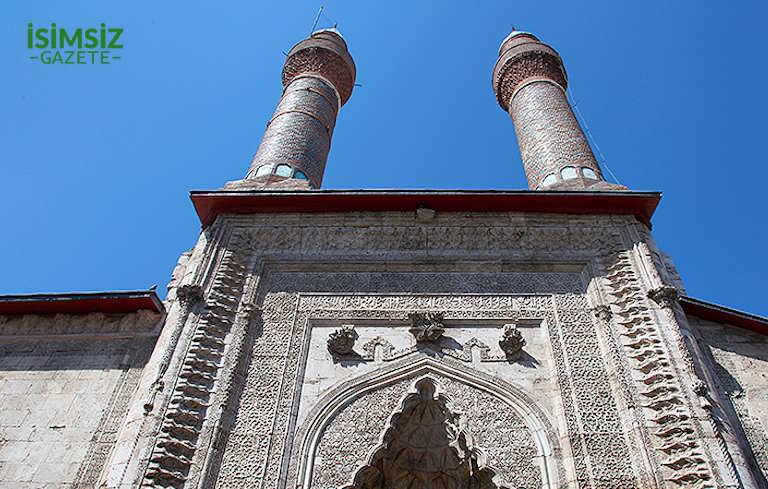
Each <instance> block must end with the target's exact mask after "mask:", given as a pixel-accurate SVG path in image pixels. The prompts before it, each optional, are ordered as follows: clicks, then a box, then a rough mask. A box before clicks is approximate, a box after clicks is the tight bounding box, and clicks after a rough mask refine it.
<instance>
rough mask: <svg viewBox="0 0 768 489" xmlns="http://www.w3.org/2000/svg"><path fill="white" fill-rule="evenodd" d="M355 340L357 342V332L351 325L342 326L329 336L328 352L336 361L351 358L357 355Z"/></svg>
mask: <svg viewBox="0 0 768 489" xmlns="http://www.w3.org/2000/svg"><path fill="white" fill-rule="evenodd" d="M355 340H357V331H355V327H354V326H353V325H351V324H342V325H341V328H339V329H337V330H336V331H334V332H333V333H331V334H330V335H329V336H328V352H329V353H330V354H331V356H332V357H333V359H334V360H338V359H339V358H341V357H349V356H352V355H354V354H355V351H354V347H355Z"/></svg>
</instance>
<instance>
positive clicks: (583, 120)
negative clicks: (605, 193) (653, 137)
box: [567, 83, 623, 185]
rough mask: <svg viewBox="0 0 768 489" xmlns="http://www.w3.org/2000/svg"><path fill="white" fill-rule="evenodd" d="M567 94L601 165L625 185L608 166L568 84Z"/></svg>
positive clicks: (615, 179)
mask: <svg viewBox="0 0 768 489" xmlns="http://www.w3.org/2000/svg"><path fill="white" fill-rule="evenodd" d="M567 92H568V95H569V97H570V98H571V103H572V104H573V108H574V109H576V115H577V116H578V117H579V119H581V123H582V124H583V125H584V130H585V131H586V132H587V137H589V139H590V141H592V146H594V147H595V150H597V155H598V156H599V157H600V160H601V163H602V164H603V166H604V167H605V169H606V170H608V173H610V174H611V176H612V177H613V180H614V181H615V182H616V183H618V184H619V185H623V184H622V183H621V182H620V181H619V179H618V178H617V177H616V174H615V173H613V170H611V167H610V166H608V162H607V161H606V159H605V156H604V155H603V152H602V151H601V150H600V146H599V145H598V144H597V141H595V137H594V136H593V135H592V131H591V130H590V129H589V124H587V119H586V118H584V114H582V113H581V109H579V104H578V103H576V95H574V94H573V86H572V84H570V83H569V84H568V88H567Z"/></svg>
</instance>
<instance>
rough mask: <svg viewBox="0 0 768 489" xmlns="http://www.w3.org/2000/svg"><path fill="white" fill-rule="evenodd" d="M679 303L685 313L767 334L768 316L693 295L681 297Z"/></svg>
mask: <svg viewBox="0 0 768 489" xmlns="http://www.w3.org/2000/svg"><path fill="white" fill-rule="evenodd" d="M680 305H681V306H682V307H683V311H684V312H685V314H688V315H691V316H696V317H698V318H701V319H705V320H707V321H713V322H716V323H724V324H730V325H733V326H739V327H741V328H744V329H749V330H751V331H756V332H758V333H762V334H768V318H764V317H762V316H757V315H755V314H749V313H747V312H742V311H737V310H736V309H730V308H728V307H723V306H720V305H717V304H713V303H711V302H705V301H702V300H699V299H694V298H693V297H685V296H684V297H681V298H680Z"/></svg>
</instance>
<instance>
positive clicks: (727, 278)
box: [0, 0, 768, 315]
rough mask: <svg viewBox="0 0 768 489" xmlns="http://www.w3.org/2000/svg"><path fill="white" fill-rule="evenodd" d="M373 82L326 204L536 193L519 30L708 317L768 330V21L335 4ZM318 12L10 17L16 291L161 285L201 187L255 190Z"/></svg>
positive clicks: (8, 150) (7, 271)
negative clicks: (94, 51) (45, 36)
mask: <svg viewBox="0 0 768 489" xmlns="http://www.w3.org/2000/svg"><path fill="white" fill-rule="evenodd" d="M322 3H323V4H324V5H325V10H324V16H323V18H322V19H321V22H320V26H321V27H326V26H329V25H331V24H332V23H333V22H338V23H339V28H340V30H341V31H342V33H343V34H344V36H345V38H346V40H347V42H348V44H349V47H350V51H351V53H352V55H353V57H354V59H355V62H356V64H357V73H358V77H357V82H358V83H360V84H361V86H359V87H357V88H356V89H355V92H354V93H353V95H352V98H351V99H350V101H349V103H347V105H346V106H345V107H344V108H343V109H342V112H341V115H340V117H339V120H338V123H337V126H336V131H335V133H334V140H333V145H332V148H331V154H330V157H329V159H328V166H327V170H326V174H325V181H324V187H326V188H363V187H365V188H393V187H396V188H470V189H484V188H502V189H518V188H525V179H524V174H523V169H522V164H521V162H520V154H519V151H518V147H517V142H516V140H515V135H514V129H513V127H512V124H511V121H510V120H509V117H508V116H507V115H506V114H505V113H504V112H503V111H502V110H501V109H500V108H499V106H498V105H497V103H496V100H495V98H494V95H493V91H492V88H491V83H490V77H491V70H492V68H493V64H494V62H495V60H496V56H497V50H498V46H499V43H500V42H501V40H502V39H503V38H504V37H505V36H506V35H507V33H508V32H509V31H510V29H511V27H512V25H515V26H516V27H518V28H519V29H521V30H528V31H531V32H534V33H536V34H537V35H538V36H539V37H540V38H541V39H542V40H543V41H545V42H547V43H549V44H551V45H552V46H553V47H555V49H557V50H558V51H559V52H560V54H561V55H562V57H563V58H564V60H565V65H566V69H567V70H568V74H569V80H570V82H571V87H572V88H573V91H574V93H575V96H576V99H577V101H578V103H579V107H580V109H581V112H582V113H583V114H584V116H585V117H586V119H587V122H588V123H589V126H590V128H591V130H592V133H593V134H594V137H595V139H596V141H597V143H598V144H599V146H600V148H601V150H602V152H603V153H604V154H605V156H606V159H607V161H608V165H609V166H610V168H611V170H612V171H613V172H614V173H615V174H616V175H617V177H618V178H619V180H620V181H621V182H622V183H623V184H625V185H627V186H629V187H630V188H632V189H635V190H661V191H663V192H664V196H663V198H662V202H661V205H660V207H659V209H658V211H657V213H656V216H655V217H654V221H653V222H654V236H655V238H656V240H657V242H658V243H659V245H660V246H661V247H662V248H663V249H664V250H666V251H667V252H668V253H670V254H671V255H672V257H673V258H674V260H675V262H676V264H677V266H678V269H679V270H680V273H681V275H682V277H683V279H684V281H685V283H686V285H687V287H688V292H689V294H690V295H693V296H695V297H698V298H702V299H705V300H710V301H715V302H718V303H722V304H724V305H727V306H731V307H735V308H739V309H743V310H747V311H751V312H755V313H760V314H763V315H766V314H768V303H767V302H766V299H765V290H766V287H765V277H766V276H767V275H768V265H767V264H766V263H767V262H766V248H768V246H767V245H768V230H767V226H766V217H765V216H766V208H767V207H768V205H767V204H766V199H765V193H766V190H765V189H766V184H765V182H766V179H768V171H766V167H765V166H766V165H765V162H766V156H765V155H766V150H767V149H768V148H766V146H767V145H768V118H766V114H768V103H767V102H766V97H765V95H764V90H763V89H762V88H763V87H762V86H761V84H762V82H764V80H765V79H766V75H767V74H768V73H766V72H767V69H766V66H765V62H764V59H765V47H766V46H768V33H767V32H768V31H766V29H764V25H765V22H766V19H768V15H766V14H767V13H768V4H766V2H759V1H753V2H746V1H744V2H742V1H735V2H709V1H703V2H702V1H696V2H694V1H684V2H683V1H676V2H669V1H645V2H615V1H600V2H598V1H593V2H572V1H571V2H566V1H563V2H539V1H536V2H534V1H528V2H522V1H504V2H501V1H499V2H480V1H478V2H449V1H443V2H436V1H435V2H426V1H424V2H418V1H417V2H414V1H403V2H360V1H354V2H353V1H346V2H341V1H324V2H322ZM318 7H319V2H311V1H306V2H299V1H297V2H291V1H282V2H255V1H247V2H245V1H244V2H228V3H226V5H222V4H220V3H219V2H196V1H185V2H180V1H179V2H171V1H164V2H149V1H132V2H102V1H95V0H93V1H84V2H74V1H71V2H54V1H49V2H43V1H34V2H32V1H30V2H21V1H17V2H3V3H2V5H0V54H1V55H2V59H3V60H4V66H3V70H2V71H3V75H2V76H1V77H0V107H2V112H3V117H2V120H1V121H0V147H1V148H2V155H3V157H2V166H1V167H0V168H2V172H0V175H1V176H2V182H3V193H2V195H1V196H0V203H1V204H2V205H0V218H1V219H2V222H3V230H4V232H3V233H2V235H3V239H0V257H2V260H1V261H0V263H2V273H1V274H0V293H26V292H48V291H73V290H76V291H82V290H105V289H132V288H145V287H149V286H150V285H152V284H155V283H156V284H159V292H160V293H161V294H163V295H164V294H165V285H166V284H167V282H168V279H169V277H170V273H171V271H172V269H173V266H174V265H175V263H176V260H177V258H178V255H179V254H180V253H181V252H183V251H184V250H187V249H189V248H191V247H192V246H193V245H194V243H195V241H196V239H197V236H198V233H199V230H200V228H199V221H198V220H197V217H196V215H195V213H194V210H193V208H192V205H191V203H190V201H189V198H188V191H189V190H191V189H215V188H218V187H220V186H222V185H223V184H224V182H226V181H228V180H234V179H238V178H241V177H242V175H244V173H245V171H246V169H247V168H248V164H249V162H250V159H251V157H252V155H253V153H254V152H255V151H256V148H257V146H258V144H259V141H260V139H261V136H262V134H263V130H264V127H265V124H266V122H267V120H268V119H269V117H270V115H271V113H272V111H273V109H274V107H275V104H276V103H277V101H278V98H279V96H280V91H281V87H280V70H281V68H282V63H283V59H284V58H283V54H282V52H283V51H288V49H290V47H291V46H292V45H293V44H294V43H296V42H298V41H299V40H301V39H302V38H304V37H305V36H306V35H307V34H308V33H309V31H310V29H311V26H312V22H313V20H314V16H315V14H316V12H317V9H318ZM52 21H55V22H56V23H57V24H58V25H59V26H66V27H69V26H73V27H79V26H82V27H90V26H92V25H96V24H98V23H99V22H106V23H107V24H108V25H110V26H111V25H115V26H119V27H122V28H124V29H125V32H124V34H123V42H124V45H125V48H124V50H123V54H122V59H121V60H119V61H116V62H115V63H114V64H111V65H104V66H101V65H95V66H46V65H42V64H41V63H38V62H33V61H31V60H29V59H28V58H27V56H28V53H27V48H26V26H27V23H28V22H33V23H34V24H36V25H40V26H42V25H43V24H47V23H50V22H52Z"/></svg>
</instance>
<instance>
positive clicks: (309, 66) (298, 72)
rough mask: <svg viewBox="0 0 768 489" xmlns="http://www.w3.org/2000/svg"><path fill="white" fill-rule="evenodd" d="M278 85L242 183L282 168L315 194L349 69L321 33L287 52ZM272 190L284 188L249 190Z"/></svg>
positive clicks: (339, 46)
mask: <svg viewBox="0 0 768 489" xmlns="http://www.w3.org/2000/svg"><path fill="white" fill-rule="evenodd" d="M282 81H283V96H282V97H281V99H280V102H279V103H278V105H277V109H276V110H275V113H274V115H273V116H272V119H271V120H270V121H269V123H268V124H267V130H266V132H265V134H264V138H263V139H262V141H261V144H260V145H259V149H258V150H257V152H256V155H255V156H254V158H253V161H252V162H251V166H250V168H249V170H248V173H247V174H246V182H247V181H249V180H251V179H253V178H258V177H257V176H256V169H257V168H258V167H260V166H262V165H265V164H270V165H274V166H273V167H272V168H275V167H276V166H277V165H280V164H287V165H290V166H291V167H292V169H293V170H297V171H302V172H304V173H305V174H306V175H307V177H308V178H309V182H310V183H311V185H312V187H314V188H319V187H320V185H321V183H322V181H323V171H324V170H325V162H326V159H327V158H328V151H329V150H330V148H331V136H332V134H333V128H334V126H335V125H336V116H337V115H338V112H339V109H340V108H341V106H342V105H344V104H345V103H346V102H347V100H348V99H349V97H350V96H351V95H352V89H353V88H354V86H355V63H354V61H353V60H352V57H351V56H350V55H349V52H348V51H347V44H346V43H345V42H344V40H343V39H342V38H341V36H340V35H339V34H338V32H337V31H336V30H335V29H326V30H321V31H317V32H314V33H313V34H312V35H311V36H310V37H309V38H307V39H304V40H303V41H301V42H300V43H298V44H297V45H296V46H294V47H293V48H292V49H291V51H290V52H289V53H288V57H287V59H286V61H285V66H284V67H283V74H282ZM289 177H290V178H292V177H293V175H289ZM275 186H278V187H280V188H285V185H284V184H283V183H280V182H276V183H274V184H273V183H272V182H270V181H269V179H267V180H266V181H264V180H263V179H262V181H260V182H259V184H258V185H256V187H255V188H273V187H275Z"/></svg>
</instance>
